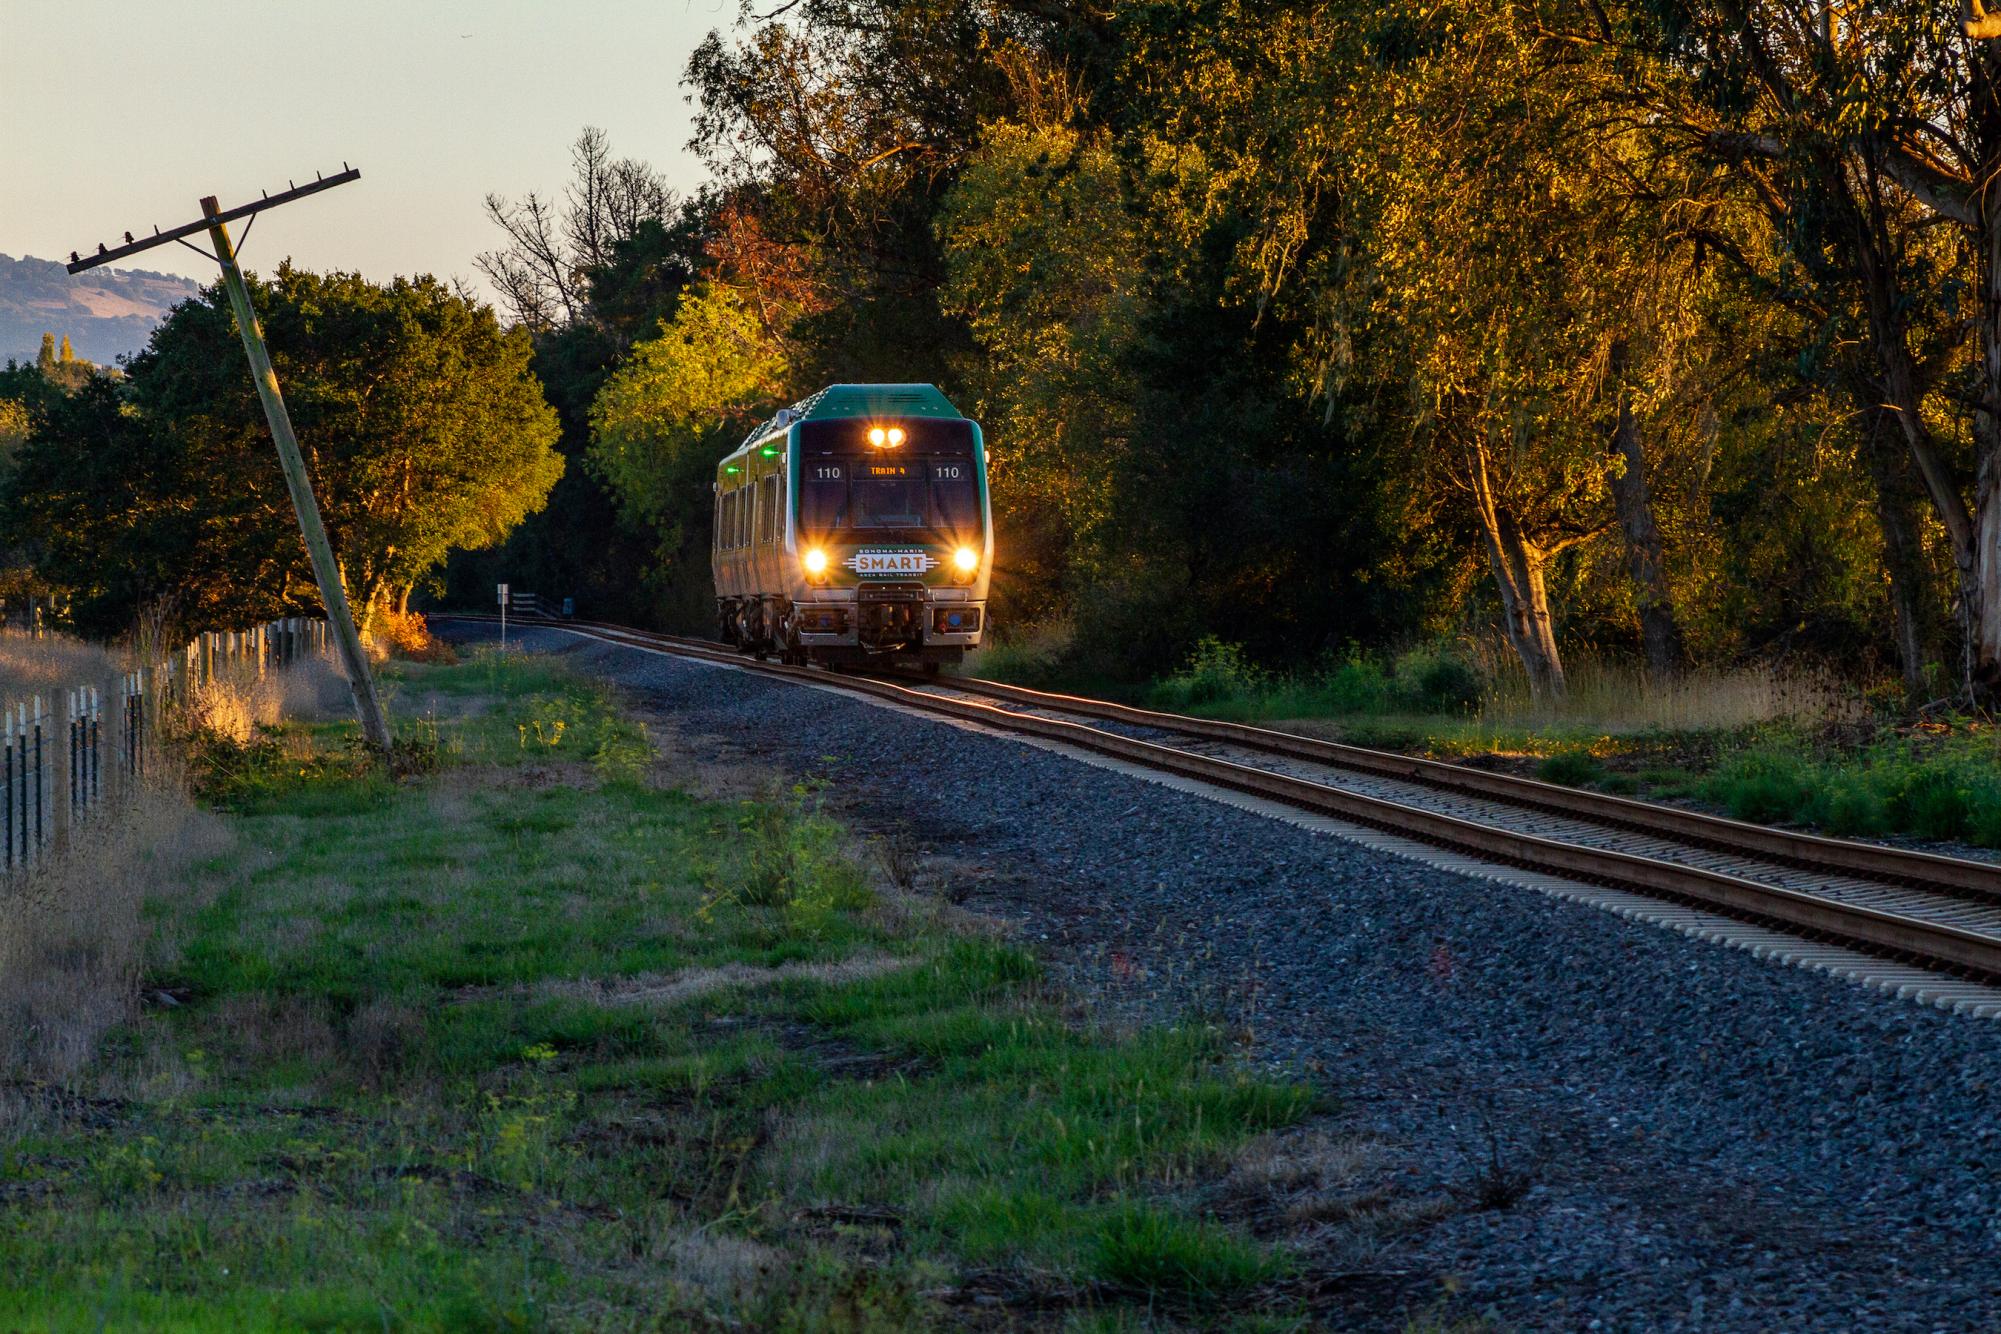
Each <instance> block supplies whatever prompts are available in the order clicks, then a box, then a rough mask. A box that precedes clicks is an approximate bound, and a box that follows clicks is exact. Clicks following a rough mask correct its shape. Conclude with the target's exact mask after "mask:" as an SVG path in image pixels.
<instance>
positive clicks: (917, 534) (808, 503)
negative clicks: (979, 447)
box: [799, 420, 980, 544]
mask: <svg viewBox="0 0 2001 1334" xmlns="http://www.w3.org/2000/svg"><path fill="white" fill-rule="evenodd" d="M891 429H894V430H896V431H900V432H902V433H903V442H902V443H901V444H897V445H883V446H877V445H874V444H871V443H870V441H869V433H870V431H871V430H882V431H884V432H885V439H892V438H894V437H891V436H889V435H888V434H887V433H888V432H889V431H890V430H891ZM799 468H800V479H799V480H800V486H799V530H800V532H801V533H804V534H806V535H807V536H808V537H809V538H813V539H824V538H826V537H827V536H829V535H831V534H834V533H843V532H846V533H853V534H855V535H856V536H857V537H864V538H865V539H867V540H896V541H939V542H950V543H956V544H963V543H969V542H975V541H977V540H978V539H979V537H980V488H979V480H978V478H979V473H978V471H977V469H976V468H975V466H974V459H973V426H972V423H971V422H966V421H924V420H918V421H898V422H891V421H883V422H866V421H854V420H848V421H824V422H807V423H805V424H804V425H802V426H801V427H800V428H799Z"/></svg>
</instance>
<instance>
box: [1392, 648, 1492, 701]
mask: <svg viewBox="0 0 2001 1334" xmlns="http://www.w3.org/2000/svg"><path fill="white" fill-rule="evenodd" d="M1396 680H1397V693H1398V694H1399V695H1400V696H1401V697H1402V699H1403V701H1404V702H1405V704H1406V706H1407V707H1409V708H1412V709H1415V710H1417V711H1419V712H1423V713H1464V712H1466V711H1467V710H1468V709H1475V708H1478V707H1479V705H1480V693H1481V682H1480V673H1479V672H1477V671H1475V670H1474V669H1473V664H1471V663H1469V662H1467V661H1466V660H1465V659H1464V658H1461V657H1459V656H1457V655H1456V654H1454V653H1453V652H1451V651H1450V650H1448V649H1443V648H1434V649H1415V650H1412V651H1411V652H1409V653H1406V654H1404V655H1403V656H1402V657H1400V658H1398V659H1397V663H1396Z"/></svg>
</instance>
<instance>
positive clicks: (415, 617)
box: [369, 607, 459, 663]
mask: <svg viewBox="0 0 2001 1334" xmlns="http://www.w3.org/2000/svg"><path fill="white" fill-rule="evenodd" d="M369 637H370V638H371V639H373V640H375V641H376V642H378V643H380V644H382V645H384V646H386V647H387V648H388V649H389V651H390V652H391V653H394V654H396V655H397V656H399V657H404V658H408V659H410V660H411V661H413V662H435V663H454V662H457V661H458V660H459V655H458V654H457V653H455V652H453V650H452V646H451V645H450V644H447V643H446V642H445V641H443V640H442V639H435V638H433V637H432V635H431V627H430V625H429V623H428V622H426V621H425V620H424V614H423V613H422V612H420V611H411V612H399V611H397V610H396V609H395V608H393V607H383V608H380V609H379V610H377V611H376V613H375V615H374V616H373V617H371V618H370V621H369Z"/></svg>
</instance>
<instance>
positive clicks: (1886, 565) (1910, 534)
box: [1856, 386, 1938, 704]
mask: <svg viewBox="0 0 2001 1334" xmlns="http://www.w3.org/2000/svg"><path fill="white" fill-rule="evenodd" d="M1856 398H1857V400H1858V401H1859V405H1860V407H1861V408H1862V415H1863V421H1864V422H1865V429H1864V430H1863V433H1862V457H1863V460H1864V462H1865V463H1867V465H1868V468H1869V478H1870V481H1871V482H1872V483H1873V484H1874V490H1875V493H1876V523H1877V526H1878V527H1879V528H1880V529H1881V530H1882V533H1883V569H1884V571H1885V572H1886V573H1887V574H1888V575H1889V579H1890V613H1891V616H1892V619H1893V623H1894V624H1893V629H1894V631H1895V634H1896V640H1897V663H1898V666H1899V667H1900V668H1901V669H1902V672H1903V678H1904V693H1905V695H1906V696H1907V697H1908V698H1909V699H1910V701H1911V703H1913V704H1917V703H1920V702H1922V700H1923V697H1924V695H1925V694H1926V692H1927V690H1928V686H1929V683H1928V682H1927V681H1926V679H1925V668H1926V666H1927V665H1928V664H1929V662H1930V661H1931V658H1932V654H1933V651H1934V649H1935V647H1936V639H1937V631H1938V627H1937V626H1936V625H1935V624H1934V623H1933V617H1932V614H1931V608H1932V607H1933V606H1934V605H1936V604H1935V601H1934V595H1933V593H1932V578H1931V568H1930V566H1929V565H1927V564H1926V562H1925V555H1924V546H1923V544H1922V542H1921V541H1920V540H1919V538H1918V506H1919V505H1920V504H1921V503H1922V502H1923V500H1924V490H1923V488H1922V487H1920V486H1919V485H1918V481H1917V478H1916V477H1914V476H1912V464H1911V459H1910V455H1909V454H1908V453H1907V452H1906V451H1905V449H1904V448H1903V445H1902V443H1901V441H1900V440H1899V438H1898V433H1897V427H1896V423H1894V422H1893V421H1891V420H1889V418H1890V416H1891V412H1890V410H1889V409H1888V408H1885V407H1884V406H1883V405H1882V403H1881V402H1879V401H1877V400H1876V399H1875V397H1874V396H1873V395H1871V394H1869V392H1868V390H1867V389H1866V388H1865V387H1861V386H1858V387H1857V390H1856Z"/></svg>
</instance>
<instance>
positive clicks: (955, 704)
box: [455, 616, 2001, 982]
mask: <svg viewBox="0 0 2001 1334" xmlns="http://www.w3.org/2000/svg"><path fill="white" fill-rule="evenodd" d="M455 619H465V620H492V619H495V618H492V617H481V616H468V617H460V618H455ZM535 624H539V622H536V623H535ZM559 628H562V629H565V630H568V631H570V632H571V633H575V634H578V635H583V636H585V637H588V638H594V639H598V640H601V641H604V642H607V643H613V644H628V645H632V646H637V647H643V648H649V649H654V650H656V651H663V652H668V653H673V654H677V655H680V656H685V657H690V658H698V659H703V660H707V661H712V662H717V663H723V664H727V665H730V666H734V667H738V668H741V669H744V670H748V671H756V672H761V673H764V674H767V675H772V676H777V677H781V678H790V679H795V680H800V681H802V682H808V683H811V684H815V685H819V686H823V687H826V686H832V687H835V688H838V689H841V690H845V691H850V692H853V693H856V694H861V695H867V696H872V697H875V698H879V699H883V700H886V701H889V702H892V703H895V704H897V705H900V706H902V707H905V708H909V709H914V710H918V711H921V712H925V713H931V714H936V715H942V716H945V717H950V718H955V719H958V720H960V721H964V722H971V723H975V724H979V725H981V726H985V727H989V728H993V729H996V730H1000V731H1007V732H1014V733H1017V734H1023V735H1028V736H1033V737H1038V738H1041V739H1043V740H1047V741H1053V742H1058V743H1062V744H1067V745H1071V746H1076V747H1079V748H1082V749H1086V750H1090V751H1094V752H1097V753H1099V754H1102V755H1107V756H1111V757H1113V758H1116V759H1118V760H1121V761H1124V762H1127V763H1130V764H1135V765H1139V766H1142V767H1145V768H1147V769H1151V770H1155V771H1158V772H1162V773H1168V774H1173V775H1176V776H1179V777H1182V778H1189V779H1195V780H1198V781H1200V782H1205V783H1212V784H1217V785H1220V786H1224V787H1229V788H1234V789H1237V790H1239V791H1244V792H1248V793H1252V794H1254V795H1257V796H1260V797H1265V798H1269V799H1272V800H1276V801H1279V802H1282V803H1284V804H1286V805H1289V806H1293V807H1296V808H1299V809H1303V810H1307V811H1312V812H1316V813H1319V814H1323V815H1329V816H1334V817H1336V818H1338V819H1341V820H1346V821H1349V822H1351V823H1354V824H1360V825H1365V826H1370V827H1373V828H1376V829H1381V830H1385V831H1388V832H1391V833H1393V834H1396V835H1400V836H1402V837H1405V838H1410V839H1415V840H1418V841H1420V842H1424V843H1429V844H1432V845H1435V846H1438V847H1444V848H1451V849H1455V850H1458V851H1461V852H1466V853H1471V854H1474V855H1476V856H1479V857H1482V858H1486V859H1488V860H1491V861H1499V862H1504V863H1507V864H1511V865H1515V866H1520V867H1526V868H1530V869H1532V870H1536V871H1541V872H1547V873H1552V874H1556V875H1559V876H1564V877H1568V878H1571V879H1574V880H1582V881H1587V882H1590V883H1594V884H1599V885H1606V886H1612V887H1615V888H1618V889H1623V890H1629V891H1635V892H1638V893H1641V894H1644V895H1648V896H1651V897H1656V898H1665V899H1669V900H1672V901H1675V902H1679V903H1684V904H1692V905H1696V906H1699V907H1701V908H1703V909H1707V910H1709V911H1712V912H1717V913H1721V914H1725V915H1728V916H1732V917H1736V918H1739V919H1742V920H1746V921H1750V922H1755V923H1759V924H1761V925H1766V926H1772V927H1778V928H1781V929H1783V930H1786V931H1790V932H1794V933H1801V934H1804V935H1806V936H1808V937H1810V938H1813V939H1818V940H1831V941H1836V942H1839V943H1840V944H1843V945H1847V946H1851V947H1854V948H1857V949H1861V950H1863V951H1866V952H1869V953H1873V954H1876V955H1879V956H1884V957H1888V958H1893V959H1897V960H1900V961H1905V962H1912V963H1918V964H1921V965H1924V966H1926V967H1930V968H1935V969H1940V970H1944V971H1947V972H1951V973H1954V974H1957V975H1960V976H1963V977H1969V978H1974V979H1978V980H1981V981H1988V982H1992V981H1997V980H2001V865H1995V864H1989V863H1986V862H1978V861H1970V860H1965V859H1961V858H1953V857H1944V856H1939V855H1937V854H1932V853H1923V852H1915V851H1909V850H1905V849H1900V848H1889V847H1882V846H1879V845H1875V844H1866V843H1854V842H1849V841H1846V840H1842V839H1830V838H1821V837H1817V836H1814V835H1810V834H1802V833H1798V832H1794V831H1791V830H1783V829H1774V828H1770V827H1767V826H1763V825H1754V824H1746V823H1744V822H1742V821H1737V820H1728V819H1723V818H1720V817H1717V816H1710V815H1704V814H1701V813H1699V812H1694V811H1687V810H1682V809H1679V808H1676V807H1669V806H1660V805H1656V804H1653V803H1650V802H1643V801H1634V800H1630V799H1627V798H1623V797H1614V796H1608V795H1605V794H1602V793H1595V792H1585V791H1579V790H1576V789H1572V788H1564V787H1558V786H1555V785H1552V784H1548V783H1542V782H1537V781H1535V780H1533V779H1526V778H1518V777H1515V776H1512V775H1507V774H1497V773H1490V772H1486V771H1482V770H1474V769H1466V768H1461V767H1460V766H1457V765H1452V764H1444V763H1440V762H1438V761H1434V760H1425V759H1418V758H1414V757H1411V756H1404V755H1396V754H1390V753H1386V752H1382V751H1374V750H1368V749H1364V748H1362V747H1357V746H1347V745H1341V744H1339V743H1335V742H1329V741H1322V740H1318V739H1315V738H1311V737H1301V736H1296V735H1293V734H1291V733H1286V732H1278V731H1273V730H1270V729H1266V728H1259V727H1252V726H1247V725H1244V724H1239V723H1225V722H1215V721H1212V720H1208V719H1201V718H1190V717H1185V716H1183V715H1179V714H1169V713H1159V712H1155V711H1152V710H1147V709H1138V708H1133V707H1130V706H1127V705H1121V704H1114V703H1110V702H1108V701H1104V700H1094V699H1086V698H1081V697H1077V696H1071V695H1061V694H1052V693H1049V692H1046V691H1037V690H1029V689H1026V688H1023V687H1020V686H1011V685H1005V684H1002V683H999V682H994V681H983V680H979V679H976V678H959V677H950V678H943V679H937V678H916V677H909V678H905V677H898V678H895V679H890V678H885V677H879V676H856V675H848V674H833V673H828V672H826V671H822V670H819V669H815V668H801V667H788V666H782V665H779V664H776V663H768V662H758V661H755V660H752V659H750V658H746V657H744V656H742V655H740V654H738V653H736V652H734V651H733V650H730V649H728V648H726V647H724V646H721V645H717V644H714V643H710V642H708V641H704V640H696V639H689V638H685V637H682V636H676V635H663V634H656V633H653V632H649V631H640V630H632V629H628V628H626V627H623V626H615V625H606V624H602V623H597V622H564V623H562V624H561V625H560V627H559ZM1114 728H1125V729H1133V730H1141V731H1143V732H1144V733H1145V734H1146V735H1141V736H1135V735H1131V734H1130V733H1129V731H1120V730H1113V729H1114Z"/></svg>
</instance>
